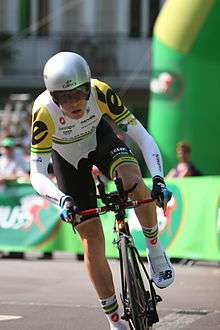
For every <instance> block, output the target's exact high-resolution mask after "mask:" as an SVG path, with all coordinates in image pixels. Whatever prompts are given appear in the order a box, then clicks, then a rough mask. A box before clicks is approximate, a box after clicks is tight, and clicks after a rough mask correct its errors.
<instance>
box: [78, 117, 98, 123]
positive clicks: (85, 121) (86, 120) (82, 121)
mask: <svg viewBox="0 0 220 330" xmlns="http://www.w3.org/2000/svg"><path fill="white" fill-rule="evenodd" d="M94 117H95V115H91V116H90V117H89V118H86V119H84V120H81V122H80V123H81V124H84V123H87V122H88V121H89V120H91V119H93V118H94Z"/></svg>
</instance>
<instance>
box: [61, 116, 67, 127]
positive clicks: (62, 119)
mask: <svg viewBox="0 0 220 330" xmlns="http://www.w3.org/2000/svg"><path fill="white" fill-rule="evenodd" d="M60 124H61V125H64V124H66V121H65V118H64V117H60Z"/></svg>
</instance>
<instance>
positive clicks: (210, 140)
mask: <svg viewBox="0 0 220 330" xmlns="http://www.w3.org/2000/svg"><path fill="white" fill-rule="evenodd" d="M219 31H220V1H219V0H216V1H215V0H184V1H182V0H167V1H166V2H165V4H164V6H163V8H162V10H161V12H160V15H159V17H158V19H157V21H156V24H155V29H154V37H153V44H152V54H153V56H152V79H151V97H150V104H149V118H148V127H149V131H150V132H151V134H152V135H153V136H154V137H155V139H156V141H157V142H158V145H159V147H160V148H161V151H162V155H163V158H164V165H165V166H164V167H165V173H166V172H167V171H168V169H169V168H170V167H172V166H173V165H174V164H175V163H176V154H175V145H176V143H177V142H178V141H180V140H187V141H189V142H190V143H191V146H192V161H193V162H194V163H195V165H196V166H197V167H198V168H199V169H200V170H201V171H202V172H203V173H204V174H206V175H219V174H220V147H219V145H220V37H219Z"/></svg>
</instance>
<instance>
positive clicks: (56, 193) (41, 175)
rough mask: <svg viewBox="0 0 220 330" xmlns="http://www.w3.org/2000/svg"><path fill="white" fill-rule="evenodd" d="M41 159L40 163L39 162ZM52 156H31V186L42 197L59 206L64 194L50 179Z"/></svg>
mask: <svg viewBox="0 0 220 330" xmlns="http://www.w3.org/2000/svg"><path fill="white" fill-rule="evenodd" d="M39 159H40V161H39ZM49 162H50V154H47V155H43V156H42V155H41V156H37V157H36V156H35V155H31V176H30V178H31V184H32V186H33V187H34V189H35V190H36V191H37V192H38V194H40V195H41V196H43V197H45V198H46V199H48V200H49V201H50V202H53V203H55V204H57V205H59V201H60V199H61V197H62V196H63V195H64V193H63V192H62V191H61V190H59V189H58V188H57V186H56V185H55V184H54V183H53V181H52V180H51V179H50V177H49V174H48V165H49Z"/></svg>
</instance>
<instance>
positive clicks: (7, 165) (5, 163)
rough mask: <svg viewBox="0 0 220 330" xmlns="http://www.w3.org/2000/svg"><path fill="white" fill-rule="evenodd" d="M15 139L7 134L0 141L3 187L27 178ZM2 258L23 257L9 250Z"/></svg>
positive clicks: (25, 168)
mask: <svg viewBox="0 0 220 330" xmlns="http://www.w3.org/2000/svg"><path fill="white" fill-rule="evenodd" d="M15 148H16V141H15V139H14V138H13V137H11V136H7V137H5V138H4V139H3V140H2V143H1V149H2V150H1V157H0V186H1V187H2V188H3V189H4V187H5V185H6V184H7V182H10V181H14V180H17V179H19V178H25V179H27V178H29V173H28V170H27V165H26V164H25V161H24V160H23V161H22V158H21V157H20V156H21V154H20V153H16V150H15ZM2 257H3V258H23V257H24V253H23V252H9V254H8V255H4V254H3V256H2Z"/></svg>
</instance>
